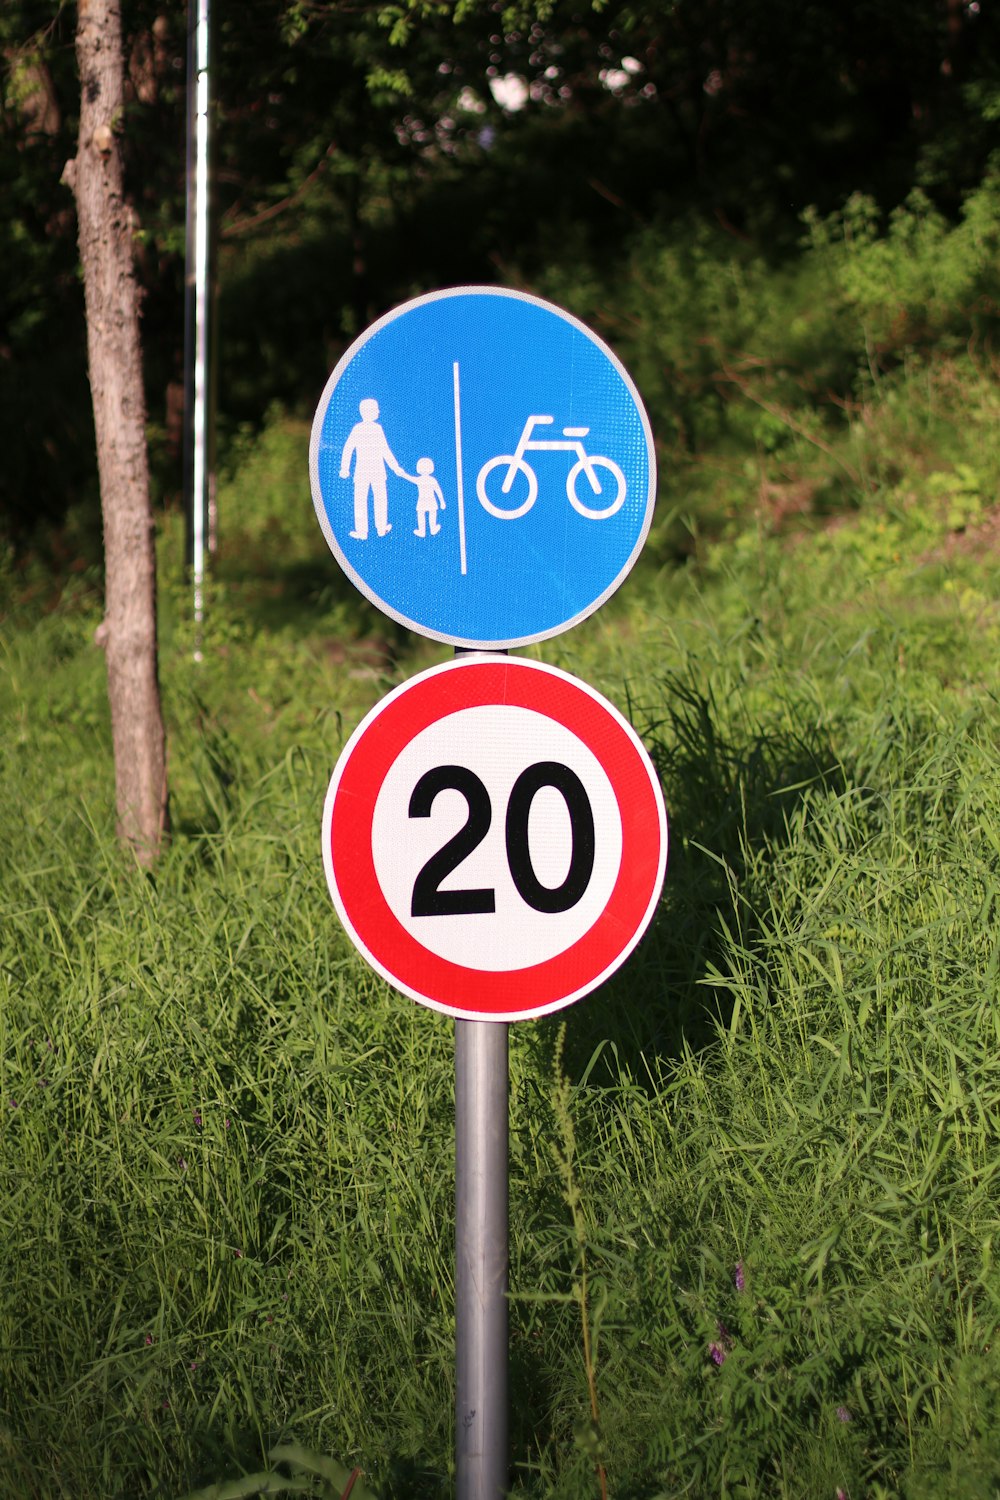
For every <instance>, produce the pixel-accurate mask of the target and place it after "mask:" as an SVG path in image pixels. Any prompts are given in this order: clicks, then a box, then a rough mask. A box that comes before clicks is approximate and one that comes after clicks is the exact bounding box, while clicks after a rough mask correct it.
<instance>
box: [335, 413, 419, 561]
mask: <svg viewBox="0 0 1000 1500" xmlns="http://www.w3.org/2000/svg"><path fill="white" fill-rule="evenodd" d="M358 410H359V412H360V413H361V421H360V422H355V424H354V426H353V427H352V428H351V435H350V437H349V438H348V439H347V442H346V443H345V444H344V451H343V452H342V453H341V455H340V477H341V479H349V478H350V476H351V459H352V458H353V460H354V530H353V531H352V532H351V536H352V537H353V538H354V540H355V541H357V542H364V541H366V540H367V538H368V495H369V492H370V493H371V497H372V510H373V512H374V518H375V530H376V531H377V532H378V535H379V536H385V534H386V533H387V532H389V531H391V530H392V526H391V525H390V523H389V500H388V496H387V494H386V487H385V469H386V465H387V464H388V466H389V468H390V469H391V470H392V472H393V473H394V474H398V475H399V477H400V479H408V478H409V477H410V476H409V475H408V474H407V472H406V470H405V469H403V468H402V467H401V465H400V464H399V463H398V462H397V460H396V457H395V455H394V454H393V451H392V449H391V448H390V447H389V443H388V441H387V439H386V435H385V433H384V432H383V431H382V428H381V426H380V425H379V420H378V415H379V411H378V402H377V401H376V400H374V398H373V397H371V396H368V397H366V398H365V400H364V401H362V402H361V403H360V405H359V407H358Z"/></svg>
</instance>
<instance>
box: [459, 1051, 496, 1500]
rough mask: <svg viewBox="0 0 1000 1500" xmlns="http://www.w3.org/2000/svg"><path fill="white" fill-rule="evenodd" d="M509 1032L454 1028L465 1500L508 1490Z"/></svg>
mask: <svg viewBox="0 0 1000 1500" xmlns="http://www.w3.org/2000/svg"><path fill="white" fill-rule="evenodd" d="M507 1091H508V1069H507V1026H506V1023H504V1022H502V1021H501V1022H491V1021H456V1022H455V1219H456V1224H455V1360H456V1434H455V1455H456V1464H457V1497H458V1500H501V1497H502V1496H503V1495H504V1494H505V1493H506V1490H507V1117H508V1110H507Z"/></svg>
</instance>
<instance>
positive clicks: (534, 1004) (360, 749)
mask: <svg viewBox="0 0 1000 1500" xmlns="http://www.w3.org/2000/svg"><path fill="white" fill-rule="evenodd" d="M497 704H501V705H505V706H514V707H520V708H525V709H529V710H531V711H533V712H535V713H541V714H544V715H545V716H547V717H549V718H551V719H554V720H556V721H557V722H558V723H560V724H561V725H563V726H564V727H565V728H567V729H568V730H570V732H571V733H573V734H576V735H577V736H578V737H579V738H580V739H581V740H582V741H583V743H584V744H585V745H587V747H588V748H589V749H590V750H591V752H592V753H593V754H594V755H595V757H596V758H597V760H598V761H599V762H600V764H601V766H602V767H603V769H604V772H605V774H606V775H607V777H608V780H609V781H610V783H611V786H612V789H613V791H614V793H615V796H616V798H617V801H618V808H619V814H620V816H621V821H622V858H621V865H620V868H619V872H618V879H617V881H616V882H615V886H614V889H613V890H612V893H611V896H610V898H609V900H608V902H607V905H606V906H605V908H604V910H603V912H602V913H601V915H600V916H599V917H598V918H597V920H596V921H595V922H594V923H593V924H592V926H591V927H590V928H589V929H588V931H587V932H586V933H584V934H583V936H582V937H580V938H578V939H577V941H576V942H575V943H573V944H572V945H571V946H570V947H569V948H567V949H565V950H564V951H563V952H562V953H558V954H556V955H554V956H553V957H552V958H549V959H546V960H544V961H543V962H542V963H538V964H532V965H530V966H528V967H525V968H520V969H507V970H499V971H497V970H481V969H473V968H470V967H467V966H465V965H462V964H456V963H454V962H453V961H452V960H450V959H446V958H442V957H441V956H440V955H439V954H436V953H433V952H431V951H430V949H428V948H425V947H424V946H423V944H421V943H420V942H418V940H417V939H416V938H414V937H413V936H412V935H411V934H410V933H409V932H407V930H406V929H405V927H403V925H402V923H401V922H399V920H398V918H397V917H396V916H395V915H394V913H393V912H392V910H391V908H390V907H389V905H388V903H387V902H386V900H385V897H384V896H383V894H382V889H381V887H380V885H379V883H378V878H377V875H376V873H375V865H374V859H373V855H372V822H373V818H374V812H375V803H376V801H377V799H378V795H379V792H380V791H381V788H382V784H383V782H384V780H385V777H386V776H387V774H388V772H389V769H390V767H391V766H392V764H393V763H394V761H395V760H396V758H397V756H398V755H399V754H400V753H401V751H402V750H403V749H404V748H405V746H406V745H408V744H409V743H410V742H411V741H412V740H413V739H414V738H415V737H416V736H417V735H418V734H420V733H421V731H422V730H424V729H426V728H428V727H429V726H430V725H431V724H433V723H435V722H437V721H438V720H440V719H442V718H445V717H447V716H448V715H449V714H452V713H459V712H461V711H462V710H463V709H468V708H476V707H481V706H486V705H497ZM324 841H325V844H326V848H325V849H324V855H325V856H326V869H327V880H328V883H329V886H330V894H331V896H332V897H333V901H334V905H335V906H336V908H337V911H338V913H339V914H340V917H341V920H342V921H343V923H344V926H345V927H346V929H347V931H348V933H349V934H350V936H351V938H352V940H353V941H354V942H355V944H356V945H357V947H358V948H359V949H360V950H361V952H362V953H363V954H364V956H365V957H366V958H367V959H368V961H369V962H370V963H371V964H372V966H373V967H374V968H375V969H377V970H378V971H379V972H380V973H381V974H383V975H384V977H385V978H386V979H388V980H389V981H390V983H392V984H393V985H395V986H396V987H397V988H399V989H401V990H403V992H404V993H405V994H408V995H410V996H411V997H412V998H413V999H414V1000H417V1001H418V1002H420V1003H421V1004H426V1005H429V1006H431V1007H432V1008H433V1009H437V1010H443V1011H445V1012H447V1013H448V1014H450V1015H456V1016H467V1017H488V1018H493V1019H497V1020H499V1019H527V1018H529V1017H533V1016H538V1015H545V1014H547V1013H548V1012H549V1011H553V1010H557V1009H560V1008H561V1007H562V1006H564V1005H568V1004H570V1003H571V1002H572V1001H573V1000H576V999H579V998H580V997H581V996H582V995H584V994H586V993H587V992H588V991H589V990H591V989H594V988H596V986H597V985H598V984H600V983H601V981H602V980H603V979H604V978H606V977H607V976H608V975H609V974H610V973H612V972H613V971H614V970H615V969H616V968H617V967H618V966H619V965H620V964H621V963H622V962H624V960H625V958H626V957H627V956H628V954H629V953H630V952H631V951H632V949H633V948H634V946H635V944H636V943H637V942H638V940H639V937H640V936H641V934H642V932H643V930H644V929H645V927H646V924H647V922H648V920H649V918H650V917H651V916H652V911H653V907H654V906H655V903H656V900H657V898H658V896H659V892H660V887H661V885H662V881H663V871H664V868H665V864H666V843H667V822H666V814H665V811H664V808H663V799H662V795H661V793H660V788H659V783H658V781H657V780H656V772H655V770H654V769H653V766H652V763H651V762H650V761H649V758H648V756H647V755H646V752H645V750H644V749H643V748H642V745H641V743H640V742H639V740H638V738H637V737H636V736H635V734H634V731H633V730H632V729H631V728H630V727H629V726H628V724H627V723H626V721H625V720H624V719H623V718H621V716H620V715H619V713H618V711H617V709H615V708H613V707H612V705H611V704H610V703H608V702H606V700H605V699H603V698H601V697H600V696H599V695H598V694H597V693H595V692H594V690H593V689H592V688H589V687H587V686H586V685H585V684H583V683H581V682H579V681H577V680H576V679H575V678H573V677H571V676H569V674H567V673H564V672H562V671H559V670H558V669H557V668H554V667H549V666H547V665H544V664H542V663H540V662H529V661H524V660H521V659H518V658H513V659H506V660H503V661H496V660H489V661H484V660H482V659H477V660H472V659H461V658H460V659H458V660H456V661H454V662H448V663H445V664H444V665H443V666H440V667H432V668H431V669H430V670H429V671H428V672H424V673H421V674H420V675H419V676H417V677H415V678H412V679H411V680H410V681H409V682H407V683H404V684H403V685H402V686H401V687H400V688H397V689H396V690H395V691H394V692H393V693H391V694H389V696H388V697H387V698H385V699H384V700H383V701H382V702H381V703H379V704H377V705H376V707H375V708H374V709H373V710H372V711H371V713H370V714H369V715H368V716H367V718H366V719H364V720H363V721H362V723H361V724H360V725H359V726H358V728H357V730H356V731H355V733H354V734H353V735H352V737H351V739H350V740H349V741H348V744H347V746H346V747H345V749H344V751H343V754H342V755H341V757H340V760H339V761H338V763H337V766H336V769H335V770H334V773H333V777H332V779H331V782H330V788H329V791H328V793H327V806H326V811H325V816H324ZM348 893H349V894H348Z"/></svg>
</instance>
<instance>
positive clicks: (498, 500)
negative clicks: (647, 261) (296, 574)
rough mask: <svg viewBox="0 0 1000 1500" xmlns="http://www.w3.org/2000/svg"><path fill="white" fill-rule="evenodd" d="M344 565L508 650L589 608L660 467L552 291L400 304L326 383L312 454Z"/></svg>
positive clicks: (482, 291)
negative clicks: (545, 296)
mask: <svg viewBox="0 0 1000 1500" xmlns="http://www.w3.org/2000/svg"><path fill="white" fill-rule="evenodd" d="M309 470H310V477H311V483H312V494H313V503H314V505H315V507H316V512H317V515H318V517H319V521H320V525H321V526H322V528H323V532H324V535H325V536H326V539H327V542H328V543H329V545H330V548H331V549H332V551H333V553H334V555H335V556H336V558H337V560H338V562H339V563H340V565H341V567H342V568H343V569H344V571H345V572H346V573H347V575H348V576H349V577H350V578H351V579H352V580H353V582H354V583H355V584H356V585H357V587H358V588H359V589H360V590H361V592H362V593H363V594H365V595H366V596H367V597H368V598H369V599H370V600H371V601H372V602H373V603H374V604H376V605H377V606H378V608H379V609H381V610H383V611H384V612H385V613H386V614H388V615H390V616H391V617H392V618H393V619H395V620H399V621H400V622H401V623H402V624H404V625H406V626H408V627H409V628H410V629H412V630H416V631H418V632H419V633H421V634H423V635H427V636H430V637H432V638H434V639H436V640H441V641H447V642H449V643H450V644H451V645H454V646H464V647H472V648H481V649H484V650H489V649H493V650H497V649H503V648H506V647H508V646H521V645H526V644H528V643H529V642H531V641H540V640H544V639H546V638H547V637H549V636H553V635H557V634H558V633H559V632H560V631H563V630H567V629H569V627H570V626H572V625H575V624H577V623H579V621H581V620H583V619H585V618H586V617H587V616H588V615H589V614H591V613H592V612H593V611H594V610H595V609H597V608H598V606H599V605H601V604H602V603H603V602H604V600H605V599H607V598H608V596H609V595H610V594H611V593H613V592H614V590H615V589H616V588H617V587H618V585H619V584H620V583H621V581H622V579H623V578H624V577H625V575H626V574H627V573H628V572H629V570H630V568H631V567H632V565H633V563H634V562H635V560H636V557H637V556H638V554H639V552H640V550H641V549H642V546H643V543H644V542H645V540H646V535H647V533H648V531H649V525H650V521H651V518H652V511H653V501H654V496H655V490H656V464H655V456H654V452H653V440H652V433H651V430H650V426H649V421H648V418H647V416H646V413H645V410H644V408H643V405H642V402H641V400H640V399H639V395H638V393H637V391H636V389H635V386H634V385H633V383H632V381H631V379H630V377H629V375H628V374H627V372H626V371H625V369H624V367H623V366H622V364H621V362H620V361H619V360H618V358H617V357H616V356H615V355H614V354H613V353H612V352H611V350H610V349H609V348H608V347H607V346H606V345H605V344H604V343H603V342H602V341H601V339H599V338H598V337H597V335H596V334H595V333H593V332H592V331H591V330H590V329H589V328H587V327H586V326H585V325H584V324H583V323H581V322H579V321H578V320H577V319H576V318H574V317H572V316H571V315H570V314H569V313H567V312H564V311H563V310H562V309H561V308H558V307H555V306H553V305H552V304H551V303H548V302H543V301H541V300H540V299H539V298H537V297H531V296H528V295H527V294H525V293H523V292H514V291H507V290H502V289H498V288H495V287H459V288H457V289H454V290H450V291H442V292H434V293H431V294H430V295H428V296H425V297H418V298H416V299H415V300H414V301H412V302H407V303H404V304H403V305H402V306H401V307H398V308H396V309H394V311H392V312H390V313H388V314H387V315H386V316H385V317H384V318H381V319H380V320H379V321H378V322H377V323H374V324H373V325H372V326H371V327H370V328H369V329H367V330H366V332H365V333H364V334H362V335H361V337H360V338H358V339H357V340H355V342H354V343H353V344H352V345H351V347H350V348H349V349H348V350H347V352H346V353H345V355H344V357H343V358H342V359H341V361H340V363H339V364H338V365H337V367H336V369H335V370H334V372H333V374H332V375H331V376H330V379H329V381H328V383H327V386H326V389H325V391H324V393H323V397H322V400H321V401H320V404H319V408H318V410H317V413H316V418H315V421H314V423H313V430H312V439H311V443H310V452H309Z"/></svg>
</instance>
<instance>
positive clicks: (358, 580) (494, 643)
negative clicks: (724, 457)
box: [309, 286, 656, 651]
mask: <svg viewBox="0 0 1000 1500" xmlns="http://www.w3.org/2000/svg"><path fill="white" fill-rule="evenodd" d="M470 295H472V296H489V297H509V298H513V299H514V300H516V301H519V302H527V303H531V304H533V305H534V306H535V307H539V308H543V309H544V310H545V311H546V312H550V313H553V314H554V315H555V316H556V317H558V318H561V319H562V320H563V321H564V322H565V323H568V324H569V325H570V326H571V327H573V328H575V329H577V330H578V331H579V332H580V333H582V334H584V335H585V336H586V337H587V338H588V339H589V340H590V341H591V343H592V344H594V345H595V346H596V347H597V348H598V349H599V350H600V352H601V353H602V354H603V355H604V356H605V358H606V359H607V360H608V361H609V363H610V364H611V365H612V366H613V367H614V369H615V370H616V371H617V373H618V375H619V376H620V377H621V379H622V381H623V383H624V385H625V387H626V389H627V390H628V392H629V394H630V395H631V397H632V399H633V401H634V402H635V406H636V411H637V412H638V415H639V418H640V421H641V423H642V430H643V433H644V435H645V439H646V451H647V457H648V465H649V483H648V493H647V497H646V511H645V516H644V519H643V523H642V527H641V529H640V531H639V534H638V536H637V538H636V541H635V545H634V546H633V548H632V551H631V553H630V554H629V556H628V558H627V560H626V561H625V563H624V565H623V566H622V568H621V569H620V571H619V572H618V574H617V575H616V577H615V578H614V579H613V580H612V581H611V583H609V584H608V585H607V587H606V588H605V589H604V590H603V591H602V593H601V594H599V595H598V597H597V598H596V599H594V600H593V601H592V602H591V603H590V604H588V605H587V607H586V608H585V609H581V610H580V611H579V612H578V613H577V614H575V615H573V617H572V618H571V619H567V620H564V621H562V622H561V623H560V624H558V625H555V626H551V627H550V628H548V629H546V630H540V631H538V632H536V633H534V634H531V635H519V636H510V637H505V638H503V639H499V640H482V639H477V638H474V637H468V636H459V635H453V634H450V633H448V632H446V631H442V630H435V629H433V628H431V627H430V626H428V625H425V624H423V623H422V622H421V621H420V620H417V619H413V618H412V617H410V616H408V615H405V614H403V613H402V612H401V611H399V610H397V609H396V608H394V607H393V606H392V605H390V604H388V603H386V602H385V601H384V600H383V599H381V598H380V597H379V595H378V594H377V592H376V591H375V589H374V588H373V586H372V585H371V583H370V582H369V581H368V580H367V579H365V578H363V577H362V576H361V574H360V573H359V572H358V571H357V569H356V568H355V567H353V566H352V564H351V562H350V561H349V560H348V558H347V556H346V555H345V553H344V550H343V548H342V547H341V546H340V544H339V542H338V541H337V538H336V536H335V535H334V532H333V529H332V527H331V526H330V521H329V518H328V516H327V511H326V505H325V503H324V500H323V495H322V491H321V488H320V480H319V449H320V441H321V436H322V431H323V425H324V421H325V418H326V413H327V408H328V406H329V404H330V401H331V399H332V397H333V393H334V391H335V390H336V388H337V385H338V383H339V382H340V379H341V377H342V375H343V374H344V371H345V370H346V369H347V367H348V365H349V364H350V363H351V361H352V360H353V359H354V357H355V355H356V354H357V353H358V351H359V350H360V349H362V348H363V347H364V345H365V344H367V343H368V341H369V339H371V338H373V337H374V335H375V334H377V333H378V332H379V330H380V329H382V328H385V327H386V326H387V325H388V324H389V323H392V322H394V321H395V319H396V318H399V317H402V316H404V315H405V314H406V313H408V312H410V311H411V310H412V309H413V308H415V307H419V306H421V305H422V304H424V303H428V302H439V301H442V300H443V299H445V298H450V297H460V296H470ZM309 481H310V486H311V490H312V499H313V506H314V508H315V510H316V516H317V519H318V520H319V524H320V526H321V528H322V530H323V535H324V536H325V538H326V541H327V545H328V546H329V548H330V551H331V552H332V553H333V555H334V557H335V558H336V559H337V561H338V563H339V564H340V566H341V568H342V569H343V571H344V572H345V573H346V574H347V576H348V578H350V580H351V582H352V583H353V584H354V585H355V587H356V588H357V589H359V590H360V592H361V593H362V594H363V595H364V596H365V598H366V599H368V600H369V601H370V602H371V603H372V604H374V605H375V606H376V608H377V609H379V610H381V611H382V613H383V614H386V615H388V616H389V617H390V618H391V619H393V620H398V621H399V623H400V624H401V625H405V626H406V627H407V629H409V630H414V631H416V632H417V634H418V635H423V636H428V637H429V638H430V639H431V640H437V641H445V642H446V643H447V644H448V645H451V646H462V647H467V648H470V649H473V650H482V651H495V650H504V649H506V648H508V647H511V646H529V645H531V644H532V643H533V642H535V641H544V640H549V639H550V638H551V637H553V636H556V635H561V634H562V633H563V631H566V630H570V629H572V627H573V626H574V625H579V624H580V622H581V621H582V620H586V619H587V618H588V617H589V616H590V615H592V614H593V613H594V612H595V610H598V609H600V607H601V605H602V604H604V602H605V601H606V600H607V599H609V598H610V597H611V595H612V594H613V593H614V592H615V590H616V589H617V588H618V587H619V585H620V584H621V583H622V582H623V581H624V579H625V578H626V577H627V576H628V574H629V573H630V572H631V571H632V568H633V567H634V565H635V561H636V559H637V557H638V556H639V553H640V552H641V551H642V549H643V547H644V546H645V543H646V538H647V536H648V535H649V528H650V526H651V524H652V520H653V506H654V504H655V501H656V452H655V448H654V445H653V432H652V428H651V426H650V423H649V418H648V416H647V414H646V408H645V406H644V405H643V402H642V398H641V397H640V395H639V392H638V390H637V389H636V386H635V382H634V381H633V380H632V377H631V376H630V375H629V373H628V371H627V370H626V369H625V366H624V365H623V364H622V362H621V360H620V359H619V358H618V356H617V355H616V354H615V353H614V352H613V351H612V350H611V349H609V348H608V346H607V344H605V342H604V341H603V339H601V338H599V337H598V335H597V334H596V333H594V331H593V329H591V328H588V327H587V325H586V324H585V323H582V322H581V321H580V319H579V318H576V317H574V316H573V314H572V313H568V312H566V311H565V309H564V308H561V307H558V306H556V304H555V303H554V302H547V301H545V300H544V298H542V297H534V296H532V295H531V294H530V293H529V292H519V291H515V290H513V289H512V288H510V287H496V286H457V287H449V288H447V289H445V290H443V291H437V292H428V293H426V294H425V295H424V296H422V297H414V298H412V299H410V300H409V301H408V302H403V303H401V304H400V306H399V307H395V308H393V309H392V311H391V312H387V313H386V314H385V315H384V316H383V317H381V318H379V319H378V320H377V321H376V322H375V323H372V325H371V326H370V327H369V328H366V329H365V331H364V333H363V334H361V335H360V337H359V338H356V339H355V340H354V342H353V343H352V344H351V346H350V348H349V349H347V350H346V352H345V353H344V354H343V355H342V356H341V358H340V360H339V361H338V362H337V365H336V368H335V369H334V371H333V374H332V375H331V376H330V378H329V380H328V381H327V383H326V386H325V387H324V389H323V395H322V396H321V398H320V402H319V406H318V407H317V410H316V415H315V418H314V420H313V425H312V433H311V436H310V440H309Z"/></svg>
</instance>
